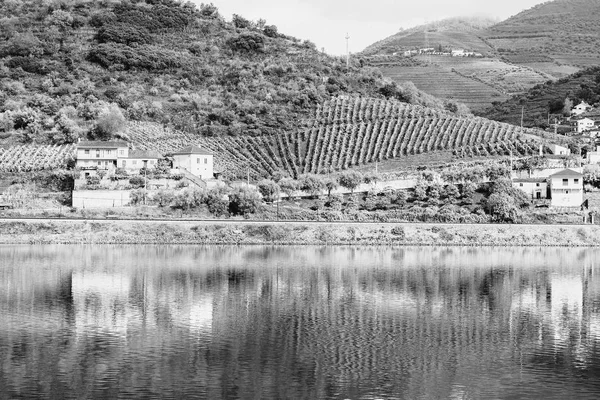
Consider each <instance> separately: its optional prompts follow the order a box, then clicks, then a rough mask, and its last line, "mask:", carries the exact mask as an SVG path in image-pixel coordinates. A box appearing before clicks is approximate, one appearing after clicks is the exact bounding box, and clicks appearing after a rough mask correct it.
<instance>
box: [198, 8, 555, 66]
mask: <svg viewBox="0 0 600 400" xmlns="http://www.w3.org/2000/svg"><path fill="white" fill-rule="evenodd" d="M194 1H195V2H196V3H198V4H200V3H201V2H204V3H211V2H212V3H213V4H214V5H215V6H217V7H218V8H219V12H220V14H221V15H222V16H223V17H224V18H225V19H226V20H228V21H229V20H231V16H232V15H233V14H239V15H241V16H242V17H244V18H246V19H250V20H252V21H257V20H258V19H261V18H262V19H264V20H266V21H267V24H269V25H276V26H277V28H278V30H279V32H281V33H285V34H286V35H291V36H295V37H297V38H299V39H303V40H304V39H308V40H310V41H311V42H313V43H315V44H316V45H317V48H318V49H321V48H324V49H325V51H326V52H327V53H329V54H334V55H341V54H344V53H345V52H346V39H345V37H346V33H347V34H348V35H349V36H350V39H349V41H348V44H349V50H350V52H352V53H355V52H359V51H361V50H363V49H364V48H365V47H366V46H368V45H370V44H372V43H374V42H376V41H379V40H381V39H384V38H386V37H388V36H390V35H393V34H394V33H396V32H398V31H399V29H400V28H401V27H402V28H405V29H406V28H410V27H413V26H415V25H420V24H423V23H427V22H433V21H436V20H440V19H443V18H448V17H458V16H489V17H497V18H499V19H501V20H502V19H506V18H508V17H510V16H511V15H515V14H518V13H519V12H521V11H523V10H525V9H528V8H531V7H532V6H534V5H536V4H539V3H543V2H544V1H545V0H502V1H496V0H410V1H407V0H194Z"/></svg>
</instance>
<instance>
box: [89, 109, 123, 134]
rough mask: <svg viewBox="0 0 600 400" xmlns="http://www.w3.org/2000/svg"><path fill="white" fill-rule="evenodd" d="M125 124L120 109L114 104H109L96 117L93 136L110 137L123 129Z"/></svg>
mask: <svg viewBox="0 0 600 400" xmlns="http://www.w3.org/2000/svg"><path fill="white" fill-rule="evenodd" d="M125 124H126V120H125V117H124V116H123V113H122V112H121V109H120V108H119V107H118V106H117V105H116V104H111V105H109V106H108V107H107V108H106V109H105V110H104V111H102V112H101V114H100V116H99V117H98V120H97V121H96V127H95V128H94V136H95V137H97V138H98V139H110V138H112V137H113V136H114V135H116V134H117V133H119V132H121V131H122V130H123V129H125Z"/></svg>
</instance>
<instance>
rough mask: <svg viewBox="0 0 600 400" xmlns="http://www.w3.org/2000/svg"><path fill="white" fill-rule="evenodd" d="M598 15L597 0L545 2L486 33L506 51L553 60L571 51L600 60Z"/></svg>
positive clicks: (493, 27) (496, 46)
mask: <svg viewBox="0 0 600 400" xmlns="http://www.w3.org/2000/svg"><path fill="white" fill-rule="evenodd" d="M599 15H600V2H598V1H597V0H554V1H546V2H544V3H541V4H538V5H536V6H534V7H532V8H531V9H528V10H525V11H523V12H521V13H519V14H517V15H515V16H513V17H511V18H509V19H507V20H505V21H502V22H500V23H498V24H496V25H494V26H492V27H490V28H489V29H488V30H487V32H485V33H484V36H485V39H486V42H487V43H489V44H490V45H492V46H493V47H494V48H495V49H496V50H497V51H499V52H500V53H504V54H521V55H523V56H537V55H539V54H541V55H544V56H548V57H550V58H552V59H558V58H560V59H563V58H564V57H563V56H564V55H566V54H568V55H575V56H583V57H584V58H585V57H590V56H591V57H593V58H594V59H596V60H597V59H598V58H599V56H600V47H599V44H600V18H599ZM564 61H567V63H568V64H578V63H582V61H578V60H577V57H576V58H575V59H573V60H572V61H571V62H568V61H569V57H567V58H566V59H565V60H563V61H562V62H564ZM594 63H597V62H594ZM584 65H587V63H585V62H584Z"/></svg>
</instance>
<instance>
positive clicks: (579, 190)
mask: <svg viewBox="0 0 600 400" xmlns="http://www.w3.org/2000/svg"><path fill="white" fill-rule="evenodd" d="M548 181H549V183H550V197H551V199H552V201H551V203H550V205H551V206H553V207H579V206H581V204H583V174H582V173H581V172H577V171H574V170H572V169H569V168H566V169H563V170H562V171H560V172H557V173H555V174H553V175H550V177H549V178H548Z"/></svg>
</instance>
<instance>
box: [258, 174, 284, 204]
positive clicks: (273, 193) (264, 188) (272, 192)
mask: <svg viewBox="0 0 600 400" xmlns="http://www.w3.org/2000/svg"><path fill="white" fill-rule="evenodd" d="M257 186H258V191H259V192H260V194H261V195H262V197H263V199H265V201H267V202H274V201H276V200H278V199H279V193H280V191H281V189H280V187H279V185H278V184H277V183H275V182H273V181H272V180H270V179H263V180H262V181H260V182H258V185H257Z"/></svg>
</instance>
